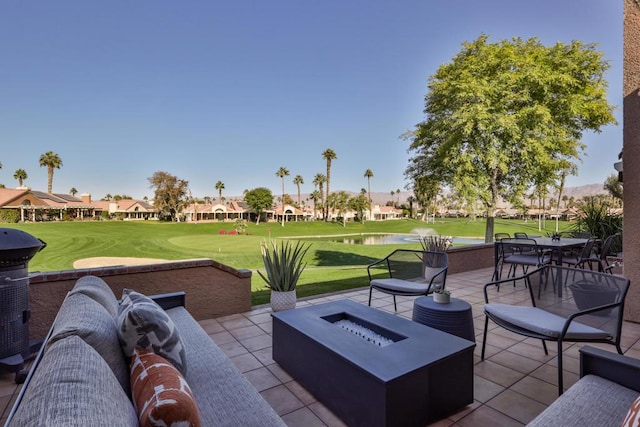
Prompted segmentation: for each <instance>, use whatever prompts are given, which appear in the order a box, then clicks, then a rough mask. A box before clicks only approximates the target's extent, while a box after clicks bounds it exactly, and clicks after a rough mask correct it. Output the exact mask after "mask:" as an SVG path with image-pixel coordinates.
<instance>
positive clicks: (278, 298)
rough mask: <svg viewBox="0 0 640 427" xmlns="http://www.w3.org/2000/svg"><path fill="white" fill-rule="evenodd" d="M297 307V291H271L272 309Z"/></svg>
mask: <svg viewBox="0 0 640 427" xmlns="http://www.w3.org/2000/svg"><path fill="white" fill-rule="evenodd" d="M293 308H296V291H295V290H293V291H287V292H278V291H273V290H272V291H271V310H272V311H283V310H291V309H293Z"/></svg>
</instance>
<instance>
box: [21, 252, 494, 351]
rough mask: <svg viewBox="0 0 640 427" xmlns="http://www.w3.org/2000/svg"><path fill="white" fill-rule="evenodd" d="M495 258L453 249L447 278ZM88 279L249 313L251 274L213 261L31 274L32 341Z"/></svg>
mask: <svg viewBox="0 0 640 427" xmlns="http://www.w3.org/2000/svg"><path fill="white" fill-rule="evenodd" d="M493 257H494V246H493V244H492V243H490V244H484V245H473V246H464V247H459V248H453V249H451V250H450V251H449V274H455V273H463V272H466V271H472V270H477V269H482V268H487V267H492V266H493V265H494V260H493ZM363 271H366V268H364V267H363ZM365 274H366V273H365ZM87 275H93V276H98V277H101V278H102V279H103V280H104V281H105V282H107V284H108V285H109V287H111V289H112V290H113V293H114V294H115V295H116V297H118V298H119V297H120V296H121V295H122V290H123V289H124V288H129V289H134V290H136V291H138V292H142V293H143V294H146V295H154V294H163V293H168V292H176V291H184V292H185V293H186V308H187V310H189V312H190V313H191V315H192V316H193V317H194V318H195V319H196V320H204V319H213V318H216V317H220V316H226V315H230V314H236V313H244V312H247V311H250V310H251V271H249V270H236V269H233V268H231V267H228V266H226V265H224V264H220V263H218V262H216V261H213V260H211V259H195V260H183V261H175V262H162V263H155V264H145V265H135V266H111V267H96V268H83V269H77V270H65V271H52V272H46V273H33V274H32V275H31V276H30V290H29V304H30V309H31V320H30V322H29V335H30V337H31V338H32V339H36V338H42V337H44V336H45V335H46V333H47V331H48V330H49V328H50V327H51V324H52V323H53V320H54V319H55V316H56V313H57V312H58V310H59V308H60V306H61V305H62V301H63V300H64V298H65V296H66V295H67V292H69V291H70V290H71V289H72V288H73V285H74V284H75V282H76V280H78V279H79V278H80V277H82V276H87Z"/></svg>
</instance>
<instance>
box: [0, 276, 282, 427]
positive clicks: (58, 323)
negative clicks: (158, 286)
mask: <svg viewBox="0 0 640 427" xmlns="http://www.w3.org/2000/svg"><path fill="white" fill-rule="evenodd" d="M132 287H135V284H132ZM153 299H154V301H156V302H157V303H158V304H159V305H160V307H158V308H157V309H158V310H159V311H160V312H162V311H164V313H166V314H167V315H168V316H169V318H170V319H171V320H172V321H173V324H174V325H175V328H174V329H175V330H176V331H177V333H178V334H179V337H180V339H181V340H182V344H183V345H182V346H181V347H180V348H183V349H184V351H183V353H182V356H183V358H184V360H186V362H185V366H186V373H185V375H184V379H185V380H186V383H187V384H188V386H189V388H190V390H191V395H190V397H191V398H192V400H191V403H193V400H195V401H196V403H197V408H198V410H197V411H195V412H196V413H197V412H199V415H200V419H201V425H202V426H238V425H242V426H283V425H285V424H284V422H283V421H282V419H281V418H280V417H279V416H278V415H277V414H276V413H275V411H274V410H273V409H272V408H271V406H269V404H268V403H267V402H266V401H265V400H264V399H263V398H262V396H261V395H260V394H259V393H258V392H257V391H256V389H255V388H254V387H253V386H252V385H251V383H249V381H248V380H247V379H246V378H245V377H244V376H243V375H242V374H241V373H240V371H238V369H237V368H236V367H235V365H234V364H233V362H232V361H231V360H230V359H229V358H228V357H227V356H226V355H225V354H224V353H223V351H222V350H221V349H220V348H219V347H218V346H217V345H216V344H215V343H214V342H213V341H212V340H211V338H210V337H209V336H208V335H207V333H206V332H205V331H204V330H203V329H202V328H201V327H200V325H199V324H198V323H197V322H196V321H195V320H194V319H193V317H192V316H191V315H190V314H189V313H188V312H187V311H186V309H185V307H184V301H185V295H184V293H183V292H177V293H172V294H165V295H160V296H157V297H156V298H153ZM152 304H153V303H152ZM119 309H120V307H119V301H118V300H117V299H116V297H115V296H114V294H113V292H112V291H111V289H110V288H109V287H108V285H107V284H106V283H105V282H104V281H103V280H102V279H100V278H98V277H95V276H85V277H82V278H80V279H79V280H78V281H77V282H76V284H75V286H74V288H73V289H72V290H71V292H69V294H68V295H67V297H66V298H65V301H64V302H63V304H62V306H61V307H60V310H59V312H58V314H57V316H56V320H55V322H54V325H53V326H52V328H51V330H50V332H49V334H48V336H47V338H46V345H45V346H43V349H42V350H41V351H40V353H39V354H38V356H37V358H36V360H35V361H34V365H35V367H34V368H32V370H31V371H30V373H29V376H28V377H27V380H26V383H25V384H24V386H23V389H22V391H21V393H20V395H19V396H18V399H17V401H16V403H15V405H14V407H13V409H12V412H11V414H10V416H9V419H8V421H7V424H6V425H7V426H11V427H14V426H21V427H22V426H45V425H46V426H84V425H93V426H100V425H104V426H107V425H108V426H115V425H117V426H128V425H132V426H137V425H138V422H139V421H138V415H137V413H136V409H135V408H134V405H133V403H132V400H131V399H132V397H131V391H130V390H131V386H130V382H129V381H130V378H129V372H130V367H129V358H128V357H126V356H125V353H124V352H123V349H122V348H123V347H121V344H120V342H119V336H118V330H117V329H118V326H117V320H118V311H119ZM120 319H122V316H120ZM168 323H171V322H168ZM120 328H122V327H121V326H120ZM120 338H121V337H120ZM171 369H174V367H173V366H172V367H171ZM149 376H150V375H149ZM181 384H182V383H181ZM190 412H194V411H190ZM196 425H197V424H196Z"/></svg>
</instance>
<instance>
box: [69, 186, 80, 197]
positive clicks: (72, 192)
mask: <svg viewBox="0 0 640 427" xmlns="http://www.w3.org/2000/svg"><path fill="white" fill-rule="evenodd" d="M69 194H71V195H72V196H73V197H75V196H76V194H78V190H76V187H71V190H69Z"/></svg>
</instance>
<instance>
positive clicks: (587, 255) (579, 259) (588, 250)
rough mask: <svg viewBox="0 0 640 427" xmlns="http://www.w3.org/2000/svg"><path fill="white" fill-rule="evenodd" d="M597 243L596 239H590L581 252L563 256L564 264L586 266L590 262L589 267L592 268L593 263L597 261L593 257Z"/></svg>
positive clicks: (575, 266)
mask: <svg viewBox="0 0 640 427" xmlns="http://www.w3.org/2000/svg"><path fill="white" fill-rule="evenodd" d="M595 244H596V239H593V238H590V239H588V240H587V241H586V242H585V244H584V246H583V247H582V250H581V251H580V253H579V254H577V255H574V256H569V257H566V256H563V257H562V264H566V265H567V266H569V267H574V268H585V265H587V264H588V265H589V268H590V269H592V263H593V262H594V261H595V259H594V258H593V256H594V255H593V248H594V246H595Z"/></svg>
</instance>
